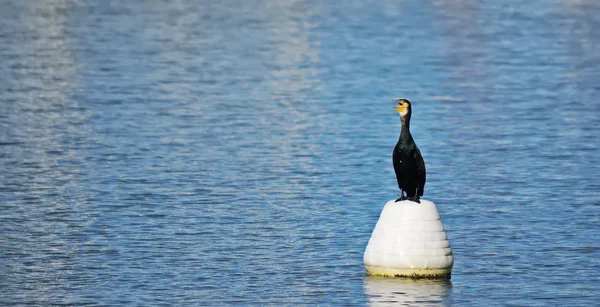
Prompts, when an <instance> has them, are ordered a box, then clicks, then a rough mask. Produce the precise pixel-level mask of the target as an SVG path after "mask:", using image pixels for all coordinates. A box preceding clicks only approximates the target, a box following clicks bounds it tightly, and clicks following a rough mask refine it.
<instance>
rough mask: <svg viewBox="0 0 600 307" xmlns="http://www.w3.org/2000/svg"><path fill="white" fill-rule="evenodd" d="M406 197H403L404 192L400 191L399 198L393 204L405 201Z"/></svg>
mask: <svg viewBox="0 0 600 307" xmlns="http://www.w3.org/2000/svg"><path fill="white" fill-rule="evenodd" d="M405 199H406V196H404V191H402V189H400V198H398V199H396V201H395V203H397V202H399V201H402V200H405Z"/></svg>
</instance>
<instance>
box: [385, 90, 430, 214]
mask: <svg viewBox="0 0 600 307" xmlns="http://www.w3.org/2000/svg"><path fill="white" fill-rule="evenodd" d="M394 102H396V103H398V105H397V106H396V110H397V111H398V114H400V121H401V123H402V128H401V130H400V138H399V139H398V143H396V146H395V147H394V152H393V154H392V160H393V162H394V171H395V172H396V180H398V188H400V198H398V199H396V202H398V201H402V200H410V201H414V202H416V203H421V202H420V197H421V196H423V192H424V191H425V180H426V171H425V161H423V157H422V156H421V151H420V150H419V148H418V147H417V145H416V144H415V141H414V140H413V137H412V135H411V134H410V116H411V114H412V107H411V104H410V101H408V100H406V99H397V100H394ZM404 193H406V196H405V195H404Z"/></svg>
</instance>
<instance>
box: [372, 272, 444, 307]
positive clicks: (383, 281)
mask: <svg viewBox="0 0 600 307" xmlns="http://www.w3.org/2000/svg"><path fill="white" fill-rule="evenodd" d="M364 287H365V294H366V295H367V297H368V302H369V306H378V307H379V306H402V305H404V306H423V305H426V306H446V305H448V303H449V302H448V300H449V297H448V295H449V293H450V290H451V288H452V283H451V282H450V281H449V280H426V279H404V278H383V277H377V276H366V277H365V283H364Z"/></svg>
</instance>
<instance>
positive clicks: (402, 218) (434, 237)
mask: <svg viewBox="0 0 600 307" xmlns="http://www.w3.org/2000/svg"><path fill="white" fill-rule="evenodd" d="M364 264H365V268H366V269H367V272H368V273H369V274H372V275H379V276H386V277H410V278H432V279H449V278H450V273H451V272H452V265H453V264H454V255H453V254H452V249H451V248H450V243H449V242H448V238H447V237H446V231H445V229H444V225H442V221H441V220H440V215H439V213H438V210H437V207H436V206H435V204H434V203H432V202H430V201H427V200H424V199H421V203H416V202H413V201H408V200H404V201H399V202H395V200H390V201H389V202H387V204H385V207H384V208H383V211H381V215H380V216H379V220H378V221H377V225H375V229H374V230H373V234H372V235H371V239H369V244H368V245H367V248H366V250H365V254H364Z"/></svg>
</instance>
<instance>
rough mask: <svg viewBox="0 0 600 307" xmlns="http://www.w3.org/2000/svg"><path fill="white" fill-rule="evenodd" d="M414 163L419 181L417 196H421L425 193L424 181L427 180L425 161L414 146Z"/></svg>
mask: <svg viewBox="0 0 600 307" xmlns="http://www.w3.org/2000/svg"><path fill="white" fill-rule="evenodd" d="M415 163H416V164H417V175H418V177H417V178H418V180H419V185H420V189H419V196H423V193H424V192H425V181H426V180H427V175H426V171H425V161H423V157H422V156H421V151H420V150H419V148H418V147H416V146H415Z"/></svg>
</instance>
